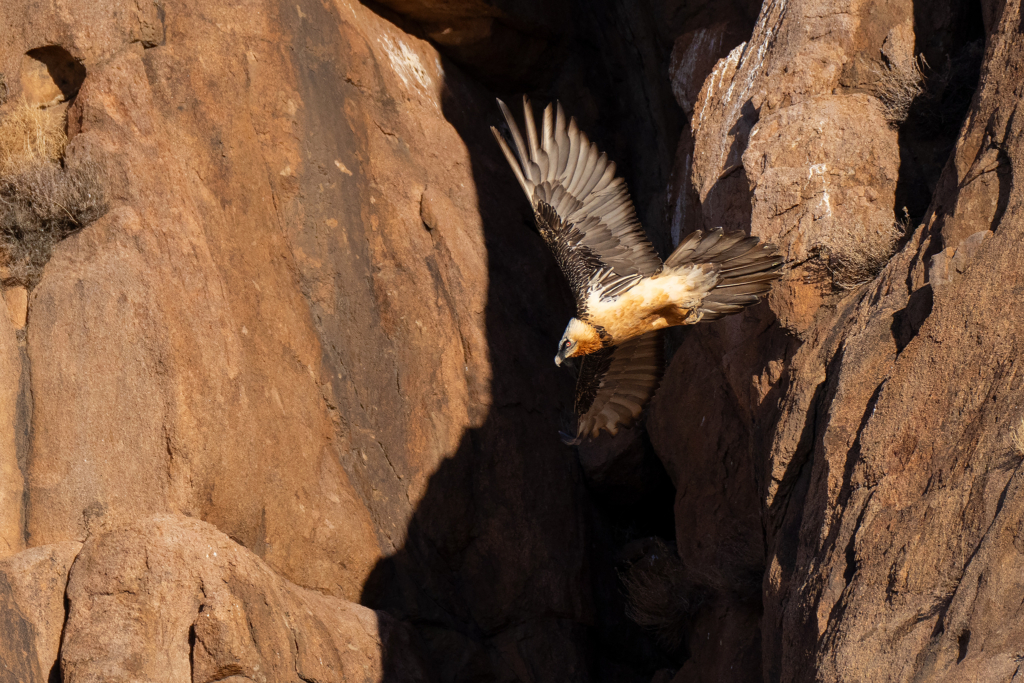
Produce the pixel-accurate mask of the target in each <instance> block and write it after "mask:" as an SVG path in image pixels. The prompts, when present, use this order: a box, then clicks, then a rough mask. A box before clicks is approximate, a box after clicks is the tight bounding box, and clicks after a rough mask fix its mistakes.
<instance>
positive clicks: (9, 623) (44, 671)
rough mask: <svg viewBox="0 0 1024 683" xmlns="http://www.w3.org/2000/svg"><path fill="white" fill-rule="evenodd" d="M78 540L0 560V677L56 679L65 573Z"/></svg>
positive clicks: (78, 548) (35, 549)
mask: <svg viewBox="0 0 1024 683" xmlns="http://www.w3.org/2000/svg"><path fill="white" fill-rule="evenodd" d="M81 548H82V544H81V543H76V542H74V541H65V542H64V543H57V544H54V545H47V546H40V547H38V548H31V549H30V550H25V551H24V552H21V553H18V554H17V555H14V556H13V557H8V558H6V559H4V560H0V635H2V636H3V637H2V638H0V678H2V680H4V681H12V682H13V681H48V680H59V678H58V677H57V676H58V671H59V669H58V665H57V655H58V652H59V650H60V645H61V636H62V634H63V629H64V616H65V607H64V593H65V589H66V587H67V583H68V572H69V571H70V570H71V565H72V563H73V562H74V560H75V556H76V555H78V551H79V550H81Z"/></svg>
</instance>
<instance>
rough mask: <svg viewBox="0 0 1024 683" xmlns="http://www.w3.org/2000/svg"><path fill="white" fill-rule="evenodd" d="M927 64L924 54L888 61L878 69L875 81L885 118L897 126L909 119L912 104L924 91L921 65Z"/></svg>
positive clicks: (891, 124) (890, 123)
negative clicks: (912, 57)
mask: <svg viewBox="0 0 1024 683" xmlns="http://www.w3.org/2000/svg"><path fill="white" fill-rule="evenodd" d="M922 64H924V65H925V66H927V65H928V64H927V62H925V61H924V57H923V56H919V57H917V58H916V59H905V60H901V61H893V62H887V63H885V64H883V65H882V68H881V69H878V70H877V71H876V73H877V74H878V81H877V82H876V83H875V88H876V91H875V92H876V93H877V95H878V99H879V100H880V101H881V103H882V111H883V113H884V115H885V120H886V121H888V122H889V125H890V126H893V127H896V126H899V124H901V123H903V122H904V121H906V120H907V117H908V116H909V115H910V105H912V104H913V103H914V100H915V99H917V98H918V97H919V96H920V95H921V93H923V92H924V73H923V72H922V71H921V65H922Z"/></svg>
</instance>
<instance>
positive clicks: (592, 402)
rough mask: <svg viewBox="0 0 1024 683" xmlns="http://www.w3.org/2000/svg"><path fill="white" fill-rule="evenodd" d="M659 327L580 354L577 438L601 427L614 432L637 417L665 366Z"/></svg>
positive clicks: (576, 441)
mask: <svg viewBox="0 0 1024 683" xmlns="http://www.w3.org/2000/svg"><path fill="white" fill-rule="evenodd" d="M664 354H665V344H664V340H663V339H662V332H661V331H660V330H658V331H655V332H648V333H647V334H645V335H642V336H640V337H636V338H634V339H630V340H629V341H627V342H624V343H622V344H619V345H618V346H611V347H608V348H606V349H601V350H600V351H598V352H596V353H592V354H589V355H586V356H583V358H582V363H581V365H580V375H579V379H577V381H576V414H577V415H578V416H579V423H578V427H577V431H576V439H575V440H573V441H571V442H570V443H579V442H580V441H581V440H582V439H585V438H593V437H596V436H597V434H598V432H599V431H601V430H602V429H604V430H605V431H608V432H610V433H611V434H613V435H614V434H617V433H618V431H619V429H620V428H621V427H628V426H629V425H630V424H632V423H633V421H634V420H636V418H638V417H640V413H641V412H642V411H643V409H644V406H645V405H647V402H648V401H649V400H650V398H651V396H653V395H654V392H655V390H656V389H657V388H658V384H659V383H660V382H661V376H662V373H663V372H664V369H665V355H664Z"/></svg>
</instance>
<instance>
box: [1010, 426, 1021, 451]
mask: <svg viewBox="0 0 1024 683" xmlns="http://www.w3.org/2000/svg"><path fill="white" fill-rule="evenodd" d="M1010 443H1012V444H1013V447H1014V448H1016V449H1017V453H1018V455H1024V417H1021V418H1020V421H1019V422H1018V423H1017V426H1016V427H1014V428H1013V429H1012V430H1011V431H1010Z"/></svg>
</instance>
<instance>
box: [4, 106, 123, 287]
mask: <svg viewBox="0 0 1024 683" xmlns="http://www.w3.org/2000/svg"><path fill="white" fill-rule="evenodd" d="M66 146H67V137H66V135H65V133H64V117H63V115H61V114H59V113H58V112H56V111H53V110H51V111H46V110H41V109H37V108H35V107H31V106H29V105H27V104H24V103H21V104H19V105H17V106H15V107H13V108H11V109H10V110H8V111H7V112H6V113H5V114H4V115H3V116H2V118H0V281H2V282H3V283H4V284H5V285H12V284H20V285H24V286H26V287H32V286H35V284H36V283H37V282H38V281H39V277H40V276H41V275H42V269H43V266H44V265H45V264H46V262H47V261H48V260H49V258H50V254H51V253H52V251H53V246H54V245H55V244H56V243H57V242H59V241H60V240H62V239H64V238H65V237H67V236H68V235H70V234H71V233H73V232H75V231H76V230H79V229H81V228H82V227H83V226H85V225H86V224H87V223H89V222H91V221H93V220H95V219H96V218H98V217H99V216H100V215H102V213H103V211H104V210H105V205H104V202H103V199H102V193H101V191H100V187H99V184H98V180H97V178H98V176H99V173H98V169H97V168H96V167H95V166H94V165H93V164H91V163H90V164H85V165H81V166H77V167H75V168H74V169H70V170H69V169H66V168H64V167H62V166H61V160H62V156H63V154H64V149H65V147H66Z"/></svg>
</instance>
